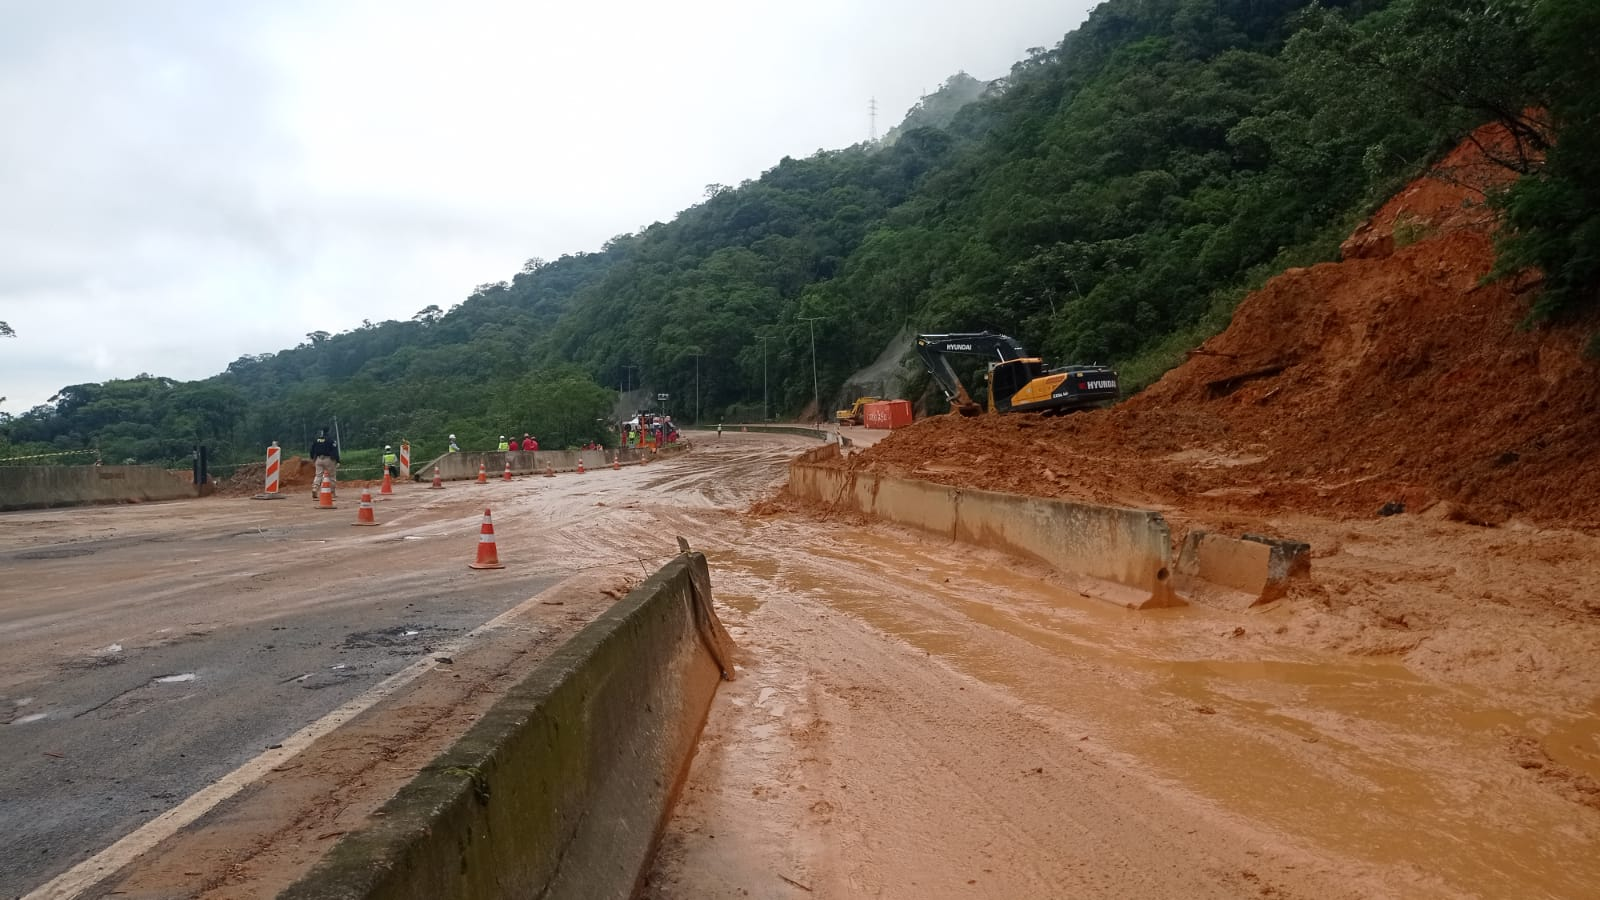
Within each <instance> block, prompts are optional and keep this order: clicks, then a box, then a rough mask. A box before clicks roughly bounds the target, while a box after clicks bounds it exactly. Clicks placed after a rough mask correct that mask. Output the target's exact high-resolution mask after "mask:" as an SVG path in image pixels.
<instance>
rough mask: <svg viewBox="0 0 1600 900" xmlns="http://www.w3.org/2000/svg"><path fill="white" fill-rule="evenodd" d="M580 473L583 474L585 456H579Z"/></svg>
mask: <svg viewBox="0 0 1600 900" xmlns="http://www.w3.org/2000/svg"><path fill="white" fill-rule="evenodd" d="M578 474H579V475H582V474H583V457H581V456H580V457H578Z"/></svg>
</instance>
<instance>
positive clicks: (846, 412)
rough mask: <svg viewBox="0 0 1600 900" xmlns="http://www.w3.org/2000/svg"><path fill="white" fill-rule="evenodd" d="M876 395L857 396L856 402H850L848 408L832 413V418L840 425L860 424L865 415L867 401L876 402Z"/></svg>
mask: <svg viewBox="0 0 1600 900" xmlns="http://www.w3.org/2000/svg"><path fill="white" fill-rule="evenodd" d="M877 402H878V398H877V397H857V398H856V402H854V403H852V404H850V408H849V409H841V410H838V411H837V412H835V413H834V414H833V420H834V421H835V422H837V423H839V424H840V425H860V424H861V422H862V419H863V418H865V417H866V414H867V413H866V410H867V404H868V403H877Z"/></svg>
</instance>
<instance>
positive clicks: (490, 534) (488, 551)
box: [467, 508, 505, 569]
mask: <svg viewBox="0 0 1600 900" xmlns="http://www.w3.org/2000/svg"><path fill="white" fill-rule="evenodd" d="M467 568H469V569H504V568H505V566H503V565H501V564H500V554H499V553H497V552H496V551H495V546H494V520H493V519H490V518H489V510H488V509H487V508H485V509H484V511H483V526H482V527H481V528H479V529H478V561H477V562H473V563H467Z"/></svg>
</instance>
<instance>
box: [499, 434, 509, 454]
mask: <svg viewBox="0 0 1600 900" xmlns="http://www.w3.org/2000/svg"><path fill="white" fill-rule="evenodd" d="M495 449H496V450H499V451H500V452H501V453H504V452H506V451H507V450H510V449H511V444H510V443H509V442H508V441H507V440H506V436H505V435H503V434H502V435H500V446H498V447H496V448H495Z"/></svg>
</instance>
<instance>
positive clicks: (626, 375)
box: [622, 366, 643, 394]
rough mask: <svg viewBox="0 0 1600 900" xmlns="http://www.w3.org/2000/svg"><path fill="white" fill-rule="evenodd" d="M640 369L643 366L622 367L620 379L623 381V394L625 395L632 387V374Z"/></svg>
mask: <svg viewBox="0 0 1600 900" xmlns="http://www.w3.org/2000/svg"><path fill="white" fill-rule="evenodd" d="M641 368H643V366H623V367H622V377H623V379H624V380H623V388H622V392H623V393H624V394H626V393H627V392H628V390H629V389H630V388H632V387H633V373H634V372H637V371H639V370H640V369H641Z"/></svg>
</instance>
